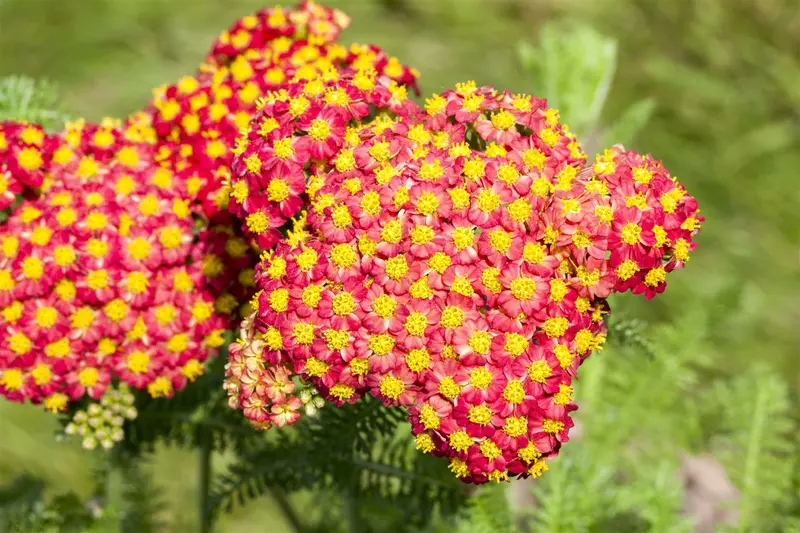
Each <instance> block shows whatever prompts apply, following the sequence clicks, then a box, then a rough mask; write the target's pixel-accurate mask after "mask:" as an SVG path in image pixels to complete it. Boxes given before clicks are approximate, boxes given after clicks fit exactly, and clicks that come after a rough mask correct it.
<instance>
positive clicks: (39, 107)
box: [0, 76, 68, 130]
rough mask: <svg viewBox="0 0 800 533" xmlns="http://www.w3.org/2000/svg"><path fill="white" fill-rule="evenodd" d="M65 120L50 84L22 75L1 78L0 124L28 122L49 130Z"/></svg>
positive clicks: (54, 89)
mask: <svg viewBox="0 0 800 533" xmlns="http://www.w3.org/2000/svg"><path fill="white" fill-rule="evenodd" d="M67 118H68V115H67V114H66V113H65V112H64V111H62V110H61V102H60V101H59V92H58V90H57V89H56V87H55V86H54V85H53V84H51V83H48V82H44V81H34V80H32V79H31V78H27V77H25V76H7V77H5V78H0V121H3V120H27V121H28V122H33V123H36V124H41V125H42V126H44V127H45V129H50V130H52V129H57V127H58V126H60V125H62V124H63V123H64V120H66V119H67Z"/></svg>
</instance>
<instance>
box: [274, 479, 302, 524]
mask: <svg viewBox="0 0 800 533" xmlns="http://www.w3.org/2000/svg"><path fill="white" fill-rule="evenodd" d="M270 493H272V499H273V500H274V501H275V504H276V505H277V506H278V507H279V508H280V510H281V512H282V513H283V517H284V518H285V519H286V522H288V524H289V526H290V527H291V528H292V531H295V532H297V533H300V532H301V531H303V523H302V522H301V521H300V517H299V516H298V515H297V513H296V512H295V510H294V506H293V505H292V502H290V501H289V498H288V496H286V494H285V493H284V492H283V491H282V490H280V489H277V488H270Z"/></svg>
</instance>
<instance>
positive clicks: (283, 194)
mask: <svg viewBox="0 0 800 533" xmlns="http://www.w3.org/2000/svg"><path fill="white" fill-rule="evenodd" d="M381 81H382V80H381V79H379V78H378V76H377V72H376V71H375V70H374V69H371V68H370V69H367V70H359V71H357V72H356V73H355V74H354V76H352V77H351V78H344V77H341V76H340V75H339V74H338V73H337V72H335V71H330V72H328V73H326V74H325V79H323V78H315V79H314V80H312V81H303V82H299V83H294V84H289V85H287V86H286V87H285V88H284V89H282V90H281V91H280V92H278V93H275V94H272V95H269V96H268V98H267V99H266V101H264V102H262V104H263V105H262V109H261V111H260V112H259V114H258V115H257V118H256V120H255V121H254V123H253V125H252V127H251V128H250V130H248V131H247V132H246V134H245V135H244V136H243V137H241V138H239V139H237V148H236V149H235V150H234V151H235V152H236V153H237V154H239V155H240V156H241V157H239V158H238V159H237V160H236V162H235V163H234V165H233V173H234V176H233V178H232V179H231V193H230V194H231V196H232V197H233V201H232V202H231V203H230V206H229V208H230V210H231V212H232V213H234V214H235V215H237V216H238V217H239V218H241V219H242V220H244V222H245V224H244V228H243V229H244V232H245V234H246V235H248V236H250V237H252V238H253V239H254V240H255V242H256V243H257V244H258V245H259V246H260V247H262V248H264V249H269V248H271V247H272V246H273V245H274V244H275V243H276V242H278V241H279V240H280V238H281V234H280V232H279V231H278V228H280V227H281V226H283V225H284V223H285V221H286V220H288V219H289V218H291V217H293V216H295V215H297V214H298V213H299V212H300V210H301V208H302V206H303V205H304V203H305V202H306V201H307V198H304V197H303V193H304V192H305V191H306V174H305V172H308V173H309V174H310V175H313V176H316V178H313V179H311V180H310V181H309V183H308V187H309V189H310V192H312V193H313V192H314V190H315V188H317V187H319V186H322V184H323V183H324V179H325V176H326V174H328V173H329V172H331V171H333V170H335V169H337V168H338V169H345V168H354V167H355V164H356V163H355V160H354V155H353V153H352V152H346V153H344V154H339V152H340V149H341V148H342V146H344V145H346V144H348V145H349V144H352V145H353V146H355V145H356V144H357V143H358V142H359V141H358V140H359V137H358V130H357V129H356V128H354V127H353V125H356V124H360V123H361V122H362V121H363V120H364V119H366V118H367V117H368V116H369V117H370V118H372V119H373V120H375V121H376V123H377V124H383V125H385V126H386V127H389V126H390V125H391V124H392V122H393V121H394V119H393V118H392V117H394V116H398V115H399V116H406V115H409V114H413V113H417V112H418V111H419V107H418V106H417V105H416V104H414V103H413V102H412V101H411V100H408V98H407V94H406V90H405V87H404V86H402V85H397V84H396V83H390V84H388V85H385V84H383V83H381ZM337 154H339V155H337ZM334 156H336V157H334Z"/></svg>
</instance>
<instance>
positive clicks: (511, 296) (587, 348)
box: [226, 80, 702, 483]
mask: <svg viewBox="0 0 800 533" xmlns="http://www.w3.org/2000/svg"><path fill="white" fill-rule="evenodd" d="M337 83H338V85H334V86H333V87H329V88H327V89H324V90H323V89H322V88H323V85H322V84H319V83H316V84H315V82H314V81H311V82H307V83H306V85H305V86H289V87H288V88H287V89H286V90H285V91H282V92H281V93H280V95H278V96H276V97H272V98H267V99H266V102H265V105H264V106H263V108H262V109H261V111H260V113H259V115H257V116H256V117H255V119H254V120H253V122H252V123H251V127H250V130H249V131H248V133H247V135H246V137H244V138H243V140H242V141H240V145H241V148H240V149H239V153H238V157H237V159H236V161H235V162H234V166H233V169H234V190H236V187H237V183H244V184H245V185H243V186H240V187H241V189H242V190H245V191H246V195H245V194H243V195H242V199H241V201H240V202H237V203H236V204H233V209H234V210H235V212H236V213H237V214H239V215H240V216H242V217H245V216H246V217H247V218H246V220H250V218H249V217H250V216H252V215H253V214H254V213H264V216H263V218H264V219H265V220H267V221H269V220H270V219H271V217H273V216H274V211H275V210H278V209H280V207H279V206H275V205H271V206H270V208H269V209H266V210H264V209H263V206H267V205H270V204H269V203H268V202H269V201H270V194H271V192H270V190H271V188H272V189H273V190H275V186H274V185H272V184H273V183H274V182H275V181H276V180H282V181H283V182H285V186H286V187H287V188H288V189H289V190H292V191H294V190H300V189H301V187H302V186H303V185H304V186H305V193H306V195H307V197H308V202H309V203H308V208H307V212H303V213H301V214H300V215H299V216H298V217H296V220H295V223H294V226H293V229H292V230H291V231H290V232H289V236H288V237H287V238H286V240H284V241H282V242H280V243H279V244H278V245H277V247H276V249H275V250H274V252H270V253H267V254H264V255H263V256H262V259H261V261H260V263H259V264H258V266H257V269H256V277H255V279H256V285H257V288H258V289H259V292H258V293H257V294H256V297H255V298H254V300H253V302H252V305H253V307H254V309H255V313H254V314H253V316H252V317H250V318H248V319H247V320H246V321H245V323H244V324H243V332H242V337H241V338H240V339H239V340H238V341H237V342H236V343H234V344H232V345H231V354H232V355H231V359H230V361H229V364H228V368H227V372H228V373H227V375H228V381H227V385H226V388H227V389H228V392H229V394H230V396H231V405H232V406H234V407H237V408H241V409H242V410H243V412H244V414H245V416H246V417H247V418H249V419H250V420H251V421H253V423H254V424H255V425H256V426H257V427H269V426H271V425H272V424H277V423H279V422H278V421H279V420H280V421H281V422H282V423H291V422H293V420H294V419H296V417H295V416H294V415H292V416H287V415H286V414H285V413H286V412H292V413H294V412H296V408H295V407H294V406H293V403H296V402H293V400H292V399H291V392H292V384H293V377H294V376H298V375H299V377H301V378H302V379H303V380H307V381H310V382H311V383H313V385H314V386H315V387H316V388H317V389H318V390H319V391H320V393H321V394H322V396H323V397H324V398H325V399H326V400H327V401H329V402H332V403H334V404H336V405H341V404H344V403H348V402H355V401H357V400H358V398H360V397H362V396H364V395H365V394H371V395H373V396H375V397H376V398H378V399H380V400H381V401H382V402H384V403H385V404H387V405H402V406H406V407H407V408H408V411H409V414H410V421H411V423H412V431H413V434H414V436H415V438H416V445H417V448H418V449H419V450H421V451H422V452H424V453H431V454H434V455H437V456H443V457H447V458H448V460H449V462H450V469H451V470H452V472H453V473H454V474H455V475H456V476H457V477H458V478H460V479H461V480H463V481H465V482H471V483H483V482H486V481H489V480H494V481H501V480H507V479H509V478H511V477H526V476H532V477H537V476H539V475H540V474H541V473H542V472H543V471H545V470H546V469H547V461H548V460H549V459H551V458H552V457H554V456H555V455H557V453H558V452H559V449H560V447H561V444H562V443H563V442H566V441H567V440H568V438H569V429H570V428H571V427H572V425H573V423H572V420H571V418H570V413H571V412H572V411H574V410H575V409H576V408H577V406H576V405H575V403H574V402H573V399H572V394H573V384H572V380H573V379H574V378H575V376H576V372H577V368H578V367H579V366H580V364H581V363H582V362H583V361H584V360H585V359H586V358H587V357H588V356H589V355H590V354H591V353H592V351H594V350H598V349H601V348H602V345H603V343H604V341H605V337H606V330H605V325H604V322H603V317H604V316H605V314H607V313H608V311H609V308H608V304H607V302H606V298H607V297H608V295H609V294H610V293H611V292H612V291H618V292H623V291H626V290H632V291H633V292H634V293H643V294H645V296H646V297H648V298H650V297H652V296H653V295H654V294H655V293H657V292H661V291H662V290H663V288H664V285H665V279H664V278H665V275H666V273H667V272H669V271H671V270H673V269H675V268H680V267H682V266H683V265H684V264H685V262H686V260H687V259H688V252H689V251H690V250H692V249H694V247H695V244H694V241H693V238H694V236H695V235H696V233H697V230H698V228H699V224H700V222H701V221H702V217H701V216H700V215H699V214H698V210H697V204H696V202H695V201H694V199H692V198H691V197H690V196H689V195H688V194H687V193H686V191H685V190H684V189H683V187H681V186H680V185H679V184H678V183H677V182H676V181H675V180H674V178H671V177H670V176H669V174H668V173H667V171H666V170H665V169H664V168H663V167H662V166H661V164H660V163H658V162H656V161H654V160H653V159H652V158H651V157H649V156H645V157H643V156H640V155H638V154H636V153H634V152H627V151H625V150H624V149H623V148H621V147H615V148H614V149H612V150H610V151H606V152H605V153H604V154H603V155H602V156H600V158H598V161H597V162H596V163H595V164H594V165H591V166H590V165H587V162H586V157H585V155H584V153H583V152H582V151H581V149H580V146H579V144H578V142H577V141H576V139H575V137H574V135H572V134H571V133H570V132H569V130H568V128H567V127H566V126H565V125H563V124H561V123H560V121H559V117H558V112H557V111H556V110H554V109H550V108H547V106H546V103H545V102H544V101H543V100H540V99H536V98H532V97H530V96H527V95H520V94H512V93H510V92H508V91H497V90H494V89H492V88H490V87H477V86H476V85H475V84H474V83H472V82H470V83H464V84H459V85H458V86H457V87H456V89H455V90H451V91H447V92H444V93H442V94H439V95H433V96H432V97H430V98H428V99H427V100H426V105H425V109H424V111H423V110H420V109H414V108H412V107H411V106H409V105H406V106H400V107H398V106H397V105H396V104H390V105H389V106H388V109H387V111H386V112H379V113H377V114H376V113H374V112H370V113H367V112H365V111H359V109H360V108H359V104H360V102H362V101H364V98H365V95H364V92H363V91H362V92H358V91H355V89H354V88H353V87H352V86H357V84H356V82H355V80H353V81H350V80H347V81H345V80H340V81H338V82H337ZM343 83H344V84H345V85H347V84H349V85H351V86H349V87H348V86H342V84H343ZM376 90H377V91H383V89H380V88H379V85H378V84H376V85H375V86H374V87H372V86H370V87H369V88H368V90H367V96H369V95H370V94H372V91H376ZM354 94H355V95H356V98H352V95H354ZM345 95H346V96H347V98H346V99H345V98H344V96H345ZM300 98H302V99H304V100H305V101H308V105H307V106H303V109H302V112H301V113H298V114H296V115H293V114H292V113H291V111H290V110H291V109H292V108H293V105H292V104H293V102H296V101H297V100H298V99H300ZM379 101H383V100H379ZM389 101H390V102H391V98H389ZM343 102H346V105H344V104H343ZM371 103H372V102H371ZM330 106H338V107H345V108H346V112H344V111H343V112H342V113H340V114H339V115H338V116H340V117H341V118H340V119H339V120H333V121H327V120H326V123H328V125H329V127H328V128H324V130H325V131H324V132H325V135H321V134H320V135H315V132H316V131H320V130H321V129H323V128H321V126H319V124H320V123H319V122H317V123H316V124H317V126H314V120H315V119H314V118H313V117H323V116H326V115H324V114H323V112H324V111H325V110H326V109H327V108H328V107H330ZM373 107H375V104H374V103H373ZM378 107H381V106H378ZM305 114H308V115H309V116H305ZM320 120H322V119H320ZM263 124H272V125H273V126H274V127H271V128H270V129H268V131H262V130H263V128H264V127H263ZM315 127H316V130H315V129H314V128H315ZM298 130H299V133H298ZM312 130H313V131H312ZM315 137H319V139H317V138H315ZM321 140H322V141H325V144H324V150H325V151H326V152H325V153H324V154H322V157H320V158H318V159H319V160H314V161H313V164H312V163H311V162H310V161H309V156H308V155H307V154H308V152H309V150H310V146H314V143H315V142H319V141H321ZM327 154H330V155H327ZM325 155H327V157H325ZM237 180H238V181H237ZM273 201H274V199H273ZM295 209H299V206H298V207H297V208H295ZM246 223H247V222H246ZM265 227H271V226H270V225H269V224H267V225H266V226H265ZM272 227H274V226H272ZM246 231H247V230H246ZM249 231H252V228H249ZM255 233H258V232H255Z"/></svg>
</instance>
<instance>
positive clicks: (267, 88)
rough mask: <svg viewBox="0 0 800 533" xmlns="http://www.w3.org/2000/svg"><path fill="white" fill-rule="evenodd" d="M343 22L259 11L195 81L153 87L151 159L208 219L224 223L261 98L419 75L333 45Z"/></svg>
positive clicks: (305, 13)
mask: <svg viewBox="0 0 800 533" xmlns="http://www.w3.org/2000/svg"><path fill="white" fill-rule="evenodd" d="M346 24H347V19H346V17H344V15H342V14H341V13H339V12H338V11H337V10H332V9H329V8H324V7H321V6H319V5H317V4H314V3H313V2H304V3H302V4H301V5H300V6H298V8H296V9H284V8H280V7H276V8H270V9H266V10H263V11H261V12H258V13H256V14H255V15H252V16H247V17H244V18H242V19H240V20H239V21H237V22H236V23H235V24H234V26H233V27H232V28H231V29H230V30H229V31H227V32H225V33H223V34H222V36H221V37H220V38H219V39H218V40H217V42H216V43H215V45H214V47H213V50H212V52H211V54H210V56H209V58H208V62H207V63H206V64H204V65H202V66H201V67H200V70H199V73H198V74H197V75H196V76H189V77H185V78H183V79H181V80H180V81H179V82H178V83H176V84H174V85H171V86H167V87H161V88H158V89H156V91H155V98H154V101H153V103H152V106H150V107H149V108H148V109H147V110H146V113H148V114H149V115H150V121H151V123H152V125H153V126H154V128H155V132H156V136H157V138H158V147H159V151H158V156H157V159H158V160H159V161H162V162H164V163H165V164H168V165H169V166H170V168H173V169H174V170H175V171H176V172H177V173H178V174H179V176H180V179H181V181H185V182H188V183H191V184H192V189H194V190H195V191H196V192H195V194H196V195H197V198H198V201H199V202H201V203H202V204H203V207H204V210H205V213H206V216H208V217H211V218H214V219H220V220H224V215H225V213H226V207H227V203H228V192H229V189H228V187H227V184H228V178H229V176H230V171H229V168H230V165H231V162H232V158H233V153H232V148H233V147H234V143H235V140H236V138H237V137H238V135H239V131H240V130H242V129H243V128H244V129H246V128H247V125H248V123H249V121H250V119H251V118H252V116H253V114H254V113H255V112H256V110H257V104H258V101H259V98H260V97H261V96H262V95H264V94H267V93H269V92H271V91H273V90H278V89H280V88H282V87H283V86H284V85H286V84H287V83H288V82H290V81H291V80H299V79H313V78H316V77H318V76H320V75H325V76H326V77H336V76H337V75H338V73H340V72H341V73H352V72H354V71H355V70H364V69H368V68H369V69H375V70H376V71H377V72H381V73H382V75H383V76H385V77H386V78H387V79H391V80H394V81H395V82H396V83H399V84H402V85H403V86H405V85H413V84H414V83H415V80H416V77H417V74H416V73H415V72H414V71H413V70H412V69H410V68H408V67H406V66H404V65H401V64H400V63H399V61H398V60H397V59H396V58H392V57H390V56H388V55H387V54H386V53H385V52H384V51H383V50H381V49H380V48H377V47H374V46H358V45H353V46H352V47H351V48H350V49H349V50H348V49H346V48H344V47H343V46H341V45H339V44H336V43H335V42H334V41H335V39H336V38H337V37H338V34H339V32H340V30H341V29H342V28H343V27H344V26H346ZM285 221H286V218H285V217H284V218H282V219H281V221H280V223H279V224H278V226H280V225H282V224H283V223H284V222H285ZM276 241H277V236H276V234H275V233H273V232H270V233H268V234H266V235H263V236H262V237H261V238H260V239H259V244H260V245H261V246H262V247H264V248H270V247H272V246H273V245H274V244H275V242H276Z"/></svg>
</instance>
